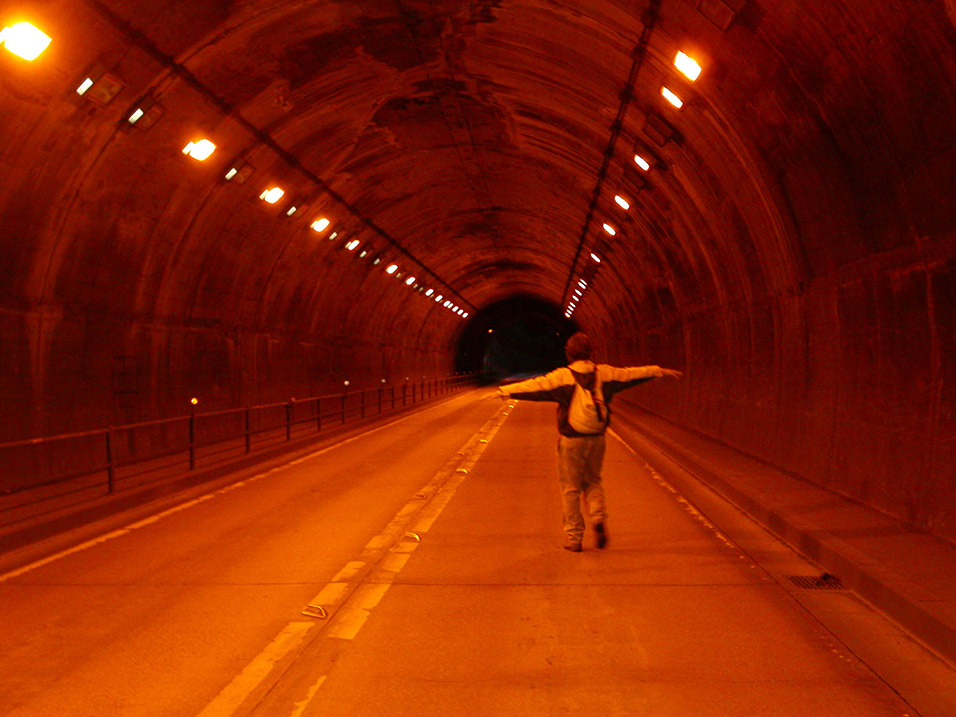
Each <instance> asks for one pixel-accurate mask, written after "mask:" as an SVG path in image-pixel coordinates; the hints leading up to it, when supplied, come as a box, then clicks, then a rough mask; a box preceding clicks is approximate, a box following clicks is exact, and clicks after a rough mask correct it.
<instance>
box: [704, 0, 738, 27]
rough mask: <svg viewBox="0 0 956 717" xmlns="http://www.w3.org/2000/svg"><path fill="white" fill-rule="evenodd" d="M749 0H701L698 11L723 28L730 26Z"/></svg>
mask: <svg viewBox="0 0 956 717" xmlns="http://www.w3.org/2000/svg"><path fill="white" fill-rule="evenodd" d="M746 4H747V0H699V2H698V3H697V11H698V12H699V13H700V14H701V15H703V16H704V17H706V18H707V19H708V20H710V21H711V22H712V23H714V24H715V25H716V26H717V27H719V28H720V29H721V30H726V29H727V28H729V27H730V23H732V22H733V21H734V18H736V17H737V13H739V12H740V11H741V10H742V9H743V7H744V5H746Z"/></svg>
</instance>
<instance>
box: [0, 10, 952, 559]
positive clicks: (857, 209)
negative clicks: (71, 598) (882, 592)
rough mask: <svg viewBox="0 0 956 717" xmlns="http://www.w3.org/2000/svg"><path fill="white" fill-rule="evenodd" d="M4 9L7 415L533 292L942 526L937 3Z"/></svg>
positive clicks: (166, 392) (711, 418)
mask: <svg viewBox="0 0 956 717" xmlns="http://www.w3.org/2000/svg"><path fill="white" fill-rule="evenodd" d="M4 15H5V17H4V18H3V24H4V26H5V27H13V26H14V25H16V24H18V23H20V22H29V23H31V24H32V25H33V26H34V27H36V28H37V29H38V30H40V31H42V33H44V34H45V35H46V36H47V37H49V38H52V41H51V42H50V44H49V47H48V48H47V49H46V50H45V51H44V52H43V54H42V55H40V56H39V57H37V58H36V59H35V60H33V61H26V60H24V59H23V58H21V57H19V56H17V55H15V54H14V53H13V52H12V51H8V50H10V49H11V45H12V44H13V42H12V41H9V42H7V44H6V46H5V47H6V49H5V50H4V51H3V52H2V54H0V62H2V67H0V72H2V80H3V87H2V94H0V101H2V103H3V104H2V118H0V128H2V137H3V140H2V152H3V154H2V156H3V167H4V171H3V172H2V177H0V198H2V207H3V209H2V211H3V228H2V232H3V242H2V256H0V273H2V274H0V287H3V288H2V294H0V305H2V314H0V317H2V318H0V321H2V328H0V335H2V337H3V351H2V354H0V364H2V370H0V426H2V428H0V431H2V434H0V440H7V441H12V440H17V439H25V438H32V437H36V436H49V435H56V434H62V433H67V432H70V431H78V430H86V429H92V428H98V427H101V426H106V425H120V424H127V423H132V422H136V421H145V420H149V419H153V418H158V417H164V416H171V415H179V414H182V413H184V412H186V411H187V409H188V407H189V406H188V401H189V400H190V399H191V398H193V397H196V398H198V400H199V401H200V402H201V403H200V405H201V406H203V407H205V408H207V409H209V410H216V409H220V408H222V409H225V408H232V407H235V406H241V405H248V404H255V403H261V402H266V401H272V400H288V399H289V397H291V396H306V395H319V394H320V393H322V392H324V391H328V390H331V389H332V388H334V387H337V386H340V385H342V383H343V382H344V381H349V382H350V384H351V385H352V386H366V385H375V384H377V383H379V382H380V381H382V380H383V379H384V380H386V381H388V382H392V381H394V380H397V379H399V378H404V377H405V376H407V375H411V374H413V375H415V376H423V377H424V376H427V377H438V376H447V375H449V374H454V373H455V372H456V371H461V370H473V369H480V362H479V360H478V359H477V358H476V357H474V356H469V357H465V356H464V355H461V353H462V351H464V349H463V348H462V347H463V346H465V345H467V343H468V341H467V340H466V341H465V342H464V343H463V342H462V337H465V336H467V335H469V333H474V332H475V331H478V330H479V329H478V328H477V326H478V324H479V323H481V322H482V321H486V320H487V319H486V318H482V319H479V315H480V314H481V312H482V311H483V310H485V311H486V310H487V309H488V308H489V307H493V306H496V305H499V304H500V303H501V302H506V301H508V300H511V299H517V298H521V297H524V298H525V299H530V300H532V301H533V302H538V304H540V305H542V306H549V307H551V311H552V313H557V314H558V318H559V319H561V320H564V319H565V317H564V314H568V316H567V321H569V322H570V321H573V322H574V323H575V324H576V326H578V327H579V328H581V329H582V330H584V331H587V332H589V334H590V335H591V336H592V337H593V340H594V342H595V345H596V346H597V347H598V350H599V352H600V355H601V356H602V358H603V359H604V360H607V361H610V362H618V363H621V364H635V363H637V364H642V363H655V364H660V365H668V366H674V367H677V368H680V369H682V370H684V371H685V372H686V374H687V379H686V381H685V382H684V383H683V384H682V389H681V392H680V396H679V398H676V399H675V398H674V397H672V396H668V397H667V398H666V399H665V398H663V397H662V396H659V395H658V394H657V393H655V392H654V391H650V392H646V393H645V395H644V397H643V398H642V401H643V402H644V404H645V405H646V407H647V408H648V409H649V410H651V411H654V412H656V413H658V414H660V415H662V416H664V417H666V418H667V419H669V420H671V421H674V422H676V423H679V424H681V425H684V426H688V427H691V428H693V429H694V430H696V431H700V432H702V433H705V434H706V435H708V436H711V437H713V438H716V439H718V440H720V441H722V442H724V443H727V444H729V445H731V446H736V447H738V448H741V449H742V450H746V451H747V452H748V453H751V454H753V455H755V456H757V457H759V458H760V459H762V460H765V461H768V462H770V463H772V464H774V465H776V466H780V467H782V468H785V469H786V470H788V471H791V472H793V473H795V474H798V475H801V476H803V477H805V478H806V479H808V480H811V481H814V482H816V483H818V484H821V485H824V486H827V487H828V488H831V489H832V490H835V491H838V492H840V493H842V494H845V495H848V496H851V497H853V498H855V499H857V500H860V501H863V502H865V503H867V504H868V505H872V506H874V507H876V508H878V509H880V510H883V511H886V512H888V513H890V514H892V515H895V516H898V517H899V518H901V519H903V520H905V521H907V522H909V523H911V524H913V525H914V526H917V527H919V528H921V529H925V530H929V531H931V532H933V533H934V534H936V535H938V536H940V537H942V538H944V539H946V540H950V541H951V540H953V539H954V538H956V522H954V521H956V514H954V494H956V483H954V473H953V465H954V455H953V448H952V447H953V438H954V423H953V410H954V409H953V400H954V399H953V395H952V392H951V391H950V389H949V388H948V387H949V386H950V385H952V384H953V383H954V363H953V358H952V356H953V336H954V331H953V326H954V311H956V288H954V287H956V284H954V276H956V265H954V258H953V251H954V236H953V227H954V215H956V203H954V202H953V201H952V197H953V196H954V189H956V186H954V182H956V179H954V173H953V172H952V166H953V161H952V160H953V136H954V133H953V131H952V129H953V115H954V113H953V106H954V102H956V96H954V84H953V72H954V70H953V64H952V56H953V42H954V38H953V32H954V27H953V20H954V15H956V9H954V6H953V4H952V3H951V2H944V1H943V0H935V1H933V2H925V3H917V4H913V3H903V2H891V1H890V0H881V1H880V2H871V3H866V4H865V5H864V4H859V3H848V4H845V3H811V4H807V3H797V2H790V1H781V2H774V3H769V2H755V1H751V2H744V0H696V1H690V0H648V1H646V2H635V3H617V2H611V1H610V0H608V1H607V2H603V1H600V0H595V1H594V2H590V3H587V4H586V5H582V6H581V7H577V6H575V5H574V4H568V5H566V6H565V5H563V4H560V3H558V4H555V3H548V2H493V1H489V2H484V1H481V2H478V1H471V2H464V0H462V1H461V2H455V1H450V2H441V3H427V2H418V1H415V0H397V1H396V0H382V1H375V2H366V3H362V4H361V7H359V6H353V5H352V4H350V3H343V2H308V3H270V2H261V3H260V2H255V3H239V2H228V1H226V0H219V1H215V2H213V1H210V2H184V1H183V2H172V1H171V2H164V3H161V4H157V3H153V2H146V1H145V0H144V1H141V2H135V1H129V2H122V3H121V2H113V1H109V0H105V1H94V0H84V1H83V2H56V1H55V0H36V1H35V2H32V3H19V4H17V5H15V6H7V7H6V8H5V10H4ZM678 53H682V54H681V57H686V58H688V59H689V60H691V61H692V63H693V64H692V65H691V68H696V69H691V70H690V72H691V75H695V76H694V77H692V76H690V75H685V74H684V73H683V72H682V71H681V69H680V68H679V67H678V66H677V65H676V64H675V60H676V59H677V58H678ZM697 73H699V74H697ZM664 90H667V92H668V93H669V94H670V95H671V97H673V98H675V99H676V101H677V102H678V103H680V104H681V106H680V107H679V108H678V107H677V106H675V105H674V104H671V102H670V101H669V100H668V99H667V97H665V95H664V94H662V92H663V91H664ZM204 141H205V142H208V143H211V144H210V146H211V145H214V146H215V151H214V152H213V153H212V154H211V155H210V156H209V157H208V158H207V159H205V160H203V161H199V160H198V159H196V158H194V156H192V155H190V154H184V152H183V150H184V148H186V147H187V146H190V145H191V144H192V145H196V144H199V143H201V142H204ZM201 146H205V145H201ZM200 156H201V155H200ZM645 167H646V168H645ZM270 191H272V192H273V194H271V195H270V194H268V193H269V192H270ZM262 197H265V199H263V198H262ZM392 267H394V268H392ZM389 272H391V273H389ZM529 306H532V304H527V303H526V304H525V308H524V309H519V310H518V311H519V313H521V312H523V311H525V310H526V309H527V308H528V307H529ZM486 313H487V311H486ZM526 313H527V316H528V317H529V320H531V321H532V323H534V319H533V317H535V316H536V315H539V313H537V310H530V311H526ZM512 318H516V317H512ZM549 321H550V320H549ZM488 328H494V327H493V326H490V325H489V326H488ZM485 330H486V331H487V329H485ZM519 363H520V362H519ZM547 363H548V362H547V360H545V362H544V366H545V367H546V366H547ZM519 368H520V367H519Z"/></svg>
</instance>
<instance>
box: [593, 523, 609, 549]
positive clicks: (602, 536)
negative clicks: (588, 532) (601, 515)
mask: <svg viewBox="0 0 956 717" xmlns="http://www.w3.org/2000/svg"><path fill="white" fill-rule="evenodd" d="M594 532H595V533H597V546H598V548H603V547H604V546H605V545H607V530H606V529H605V527H604V523H595V524H594Z"/></svg>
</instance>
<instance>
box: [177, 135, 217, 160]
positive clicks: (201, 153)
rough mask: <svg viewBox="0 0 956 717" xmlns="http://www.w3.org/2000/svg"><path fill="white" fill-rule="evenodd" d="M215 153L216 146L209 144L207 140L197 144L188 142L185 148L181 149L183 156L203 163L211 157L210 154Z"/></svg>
mask: <svg viewBox="0 0 956 717" xmlns="http://www.w3.org/2000/svg"><path fill="white" fill-rule="evenodd" d="M215 151H216V145H214V144H213V143H212V142H210V141H209V140H208V139H201V140H199V141H198V142H190V143H189V144H187V145H186V146H185V147H183V154H186V155H188V156H190V157H192V158H193V159H196V160H199V161H200V162H204V161H206V160H207V159H209V158H210V157H211V156H212V153H213V152H215Z"/></svg>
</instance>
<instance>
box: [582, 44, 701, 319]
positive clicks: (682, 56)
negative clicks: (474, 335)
mask: <svg viewBox="0 0 956 717" xmlns="http://www.w3.org/2000/svg"><path fill="white" fill-rule="evenodd" d="M674 66H675V67H676V68H677V69H678V70H679V71H680V72H681V74H683V75H684V76H685V77H687V79H689V80H690V81H691V82H697V79H698V78H699V77H700V73H701V67H700V65H699V64H698V63H697V61H696V60H694V59H693V58H692V57H690V56H689V55H687V54H686V53H684V52H678V53H677V56H676V57H675V58H674ZM661 96H663V97H664V99H665V100H667V101H668V102H669V103H670V104H671V105H673V106H674V107H675V108H676V109H681V108H682V107H683V106H684V101H683V100H682V99H681V98H680V97H679V96H678V95H677V93H676V92H674V91H673V90H672V89H670V88H669V87H667V85H662V86H661ZM634 164H636V165H637V166H638V167H639V168H640V169H641V171H643V172H650V171H651V169H652V168H653V166H654V164H655V160H654V159H653V157H651V156H650V155H648V156H644V155H642V154H641V153H639V152H635V153H634ZM614 203H615V204H617V205H618V206H619V207H620V208H621V209H623V210H624V211H625V212H626V211H628V210H629V209H630V208H631V204H630V202H629V201H628V200H627V199H625V198H624V197H622V196H621V195H620V194H615V195H614ZM603 229H604V232H605V233H606V234H607V235H608V236H610V237H614V236H616V235H617V229H615V228H614V226H613V225H611V224H609V223H607V222H604V224H603ZM591 261H593V262H594V263H595V264H600V263H601V256H600V255H599V254H597V253H595V252H591ZM587 289H588V282H587V281H586V280H585V279H584V278H581V279H579V280H578V283H577V285H576V286H575V288H574V290H573V291H572V294H571V298H570V299H569V300H568V305H567V307H566V309H565V312H564V316H565V318H568V319H570V318H571V317H572V316H574V311H575V309H577V308H578V305H579V304H580V302H581V301H582V299H583V298H584V293H585V292H586V291H587Z"/></svg>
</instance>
